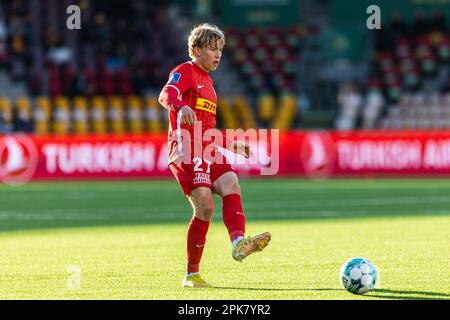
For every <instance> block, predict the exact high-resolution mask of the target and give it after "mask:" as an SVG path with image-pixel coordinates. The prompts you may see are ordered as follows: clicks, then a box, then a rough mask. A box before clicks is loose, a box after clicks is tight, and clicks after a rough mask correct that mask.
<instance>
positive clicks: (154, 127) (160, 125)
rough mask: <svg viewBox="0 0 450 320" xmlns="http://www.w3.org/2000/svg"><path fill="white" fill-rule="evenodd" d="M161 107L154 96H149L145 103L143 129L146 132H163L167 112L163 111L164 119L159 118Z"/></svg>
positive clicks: (166, 122)
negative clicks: (144, 128)
mask: <svg viewBox="0 0 450 320" xmlns="http://www.w3.org/2000/svg"><path fill="white" fill-rule="evenodd" d="M161 108H162V107H161V106H159V103H158V99H157V98H156V97H154V96H149V97H147V99H146V102H145V114H144V118H145V127H146V131H147V132H151V133H158V132H161V131H162V130H165V129H166V128H167V126H168V118H167V114H168V112H167V110H166V109H164V110H163V115H164V114H166V116H165V117H160V111H161Z"/></svg>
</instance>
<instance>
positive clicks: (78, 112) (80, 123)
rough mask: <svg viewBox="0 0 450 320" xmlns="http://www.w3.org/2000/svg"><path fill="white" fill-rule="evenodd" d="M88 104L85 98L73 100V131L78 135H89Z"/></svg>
mask: <svg viewBox="0 0 450 320" xmlns="http://www.w3.org/2000/svg"><path fill="white" fill-rule="evenodd" d="M88 122H89V121H88V102H87V100H86V98H85V97H82V96H77V97H75V98H74V99H73V130H74V132H75V133H76V134H87V133H89V125H88Z"/></svg>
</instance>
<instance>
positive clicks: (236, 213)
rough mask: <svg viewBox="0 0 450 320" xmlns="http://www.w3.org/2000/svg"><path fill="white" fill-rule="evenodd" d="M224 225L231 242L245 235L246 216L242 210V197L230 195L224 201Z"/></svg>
mask: <svg viewBox="0 0 450 320" xmlns="http://www.w3.org/2000/svg"><path fill="white" fill-rule="evenodd" d="M222 201H223V202H222V217H223V223H224V224H225V226H226V227H227V229H228V234H229V236H230V240H231V241H233V240H234V239H235V238H236V237H240V236H241V237H243V236H244V234H245V214H244V210H242V201H241V196H240V195H238V194H228V195H226V196H224V197H223V199H222Z"/></svg>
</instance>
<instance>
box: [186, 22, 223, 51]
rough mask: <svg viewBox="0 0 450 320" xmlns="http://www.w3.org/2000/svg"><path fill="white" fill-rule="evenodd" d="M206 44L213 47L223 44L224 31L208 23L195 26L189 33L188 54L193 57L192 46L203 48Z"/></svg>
mask: <svg viewBox="0 0 450 320" xmlns="http://www.w3.org/2000/svg"><path fill="white" fill-rule="evenodd" d="M208 45H210V46H211V47H213V48H215V47H216V46H218V45H222V47H223V46H225V33H224V32H223V31H222V30H220V29H219V27H217V26H215V25H212V24H209V23H203V24H200V25H197V26H195V27H194V29H192V30H191V34H190V35H189V40H188V47H189V56H190V57H191V58H192V59H193V58H194V47H199V48H204V47H206V46H208Z"/></svg>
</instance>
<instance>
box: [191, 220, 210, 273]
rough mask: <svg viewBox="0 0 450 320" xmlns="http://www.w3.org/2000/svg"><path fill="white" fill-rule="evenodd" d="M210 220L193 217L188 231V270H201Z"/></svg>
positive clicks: (192, 271)
mask: <svg viewBox="0 0 450 320" xmlns="http://www.w3.org/2000/svg"><path fill="white" fill-rule="evenodd" d="M208 228H209V221H204V220H201V219H199V218H197V217H195V216H194V217H192V219H191V222H190V223H189V228H188V231H187V272H188V273H194V272H199V266H200V260H201V259H202V254H203V248H204V247H205V242H206V234H207V233H208Z"/></svg>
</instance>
